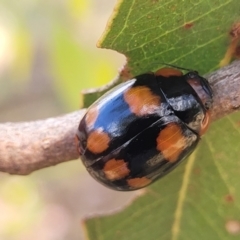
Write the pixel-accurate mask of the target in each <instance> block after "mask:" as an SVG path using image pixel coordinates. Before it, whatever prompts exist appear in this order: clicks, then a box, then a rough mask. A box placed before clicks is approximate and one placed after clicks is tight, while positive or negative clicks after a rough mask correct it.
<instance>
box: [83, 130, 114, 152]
mask: <svg viewBox="0 0 240 240" xmlns="http://www.w3.org/2000/svg"><path fill="white" fill-rule="evenodd" d="M109 142H110V137H109V136H108V134H107V133H105V132H103V131H102V129H96V130H95V131H93V132H91V133H90V134H89V136H88V139H87V148H88V150H89V151H91V152H92V153H95V154H99V153H102V152H103V151H105V150H106V149H107V148H108V146H109Z"/></svg>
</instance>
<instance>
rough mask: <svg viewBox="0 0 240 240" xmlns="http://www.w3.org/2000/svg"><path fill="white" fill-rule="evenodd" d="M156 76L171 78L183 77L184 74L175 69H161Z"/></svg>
mask: <svg viewBox="0 0 240 240" xmlns="http://www.w3.org/2000/svg"><path fill="white" fill-rule="evenodd" d="M155 75H156V76H163V77H170V76H182V75H183V73H182V72H181V71H180V70H178V69H175V68H161V69H158V70H157V71H156V72H155Z"/></svg>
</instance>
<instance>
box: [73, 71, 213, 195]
mask: <svg viewBox="0 0 240 240" xmlns="http://www.w3.org/2000/svg"><path fill="white" fill-rule="evenodd" d="M179 69H183V68H179ZM185 70H187V69H185ZM188 71H189V70H188ZM212 97H213V93H212V89H211V87H210V85H209V83H208V81H207V80H206V79H205V78H203V77H201V76H199V74H198V72H196V71H191V70H190V71H189V72H188V73H186V74H185V75H183V73H182V72H181V71H180V70H178V69H175V68H162V69H159V70H158V71H156V72H155V73H146V74H141V75H139V76H137V77H135V78H133V79H131V80H129V81H126V82H124V83H122V84H120V85H118V86H117V87H115V88H113V89H112V90H111V91H109V92H107V93H106V94H105V95H103V96H102V97H101V98H100V99H98V100H97V101H96V102H95V103H93V104H92V105H91V106H90V107H89V109H88V110H87V112H86V114H85V116H84V117H83V119H82V120H81V122H80V125H79V128H78V132H77V139H78V151H79V153H80V155H81V159H82V161H83V164H84V165H85V166H86V168H87V170H88V171H89V173H90V174H91V175H92V176H93V177H94V178H95V179H96V180H97V181H99V182H101V183H102V184H104V185H106V186H108V187H110V188H112V189H115V190H122V191H129V190H136V189H139V188H142V187H145V186H147V185H149V184H150V183H152V182H154V181H155V180H157V179H159V178H161V177H163V176H164V175H166V174H167V173H169V172H170V171H172V170H173V169H174V168H175V167H176V166H177V165H178V164H179V163H180V162H182V161H183V159H185V158H186V157H187V156H188V155H189V154H191V153H192V151H193V150H194V149H195V147H196V146H197V143H198V142H199V140H200V137H201V136H202V134H203V133H204V132H205V131H206V129H207V128H208V125H209V122H210V114H209V110H210V108H211V105H212Z"/></svg>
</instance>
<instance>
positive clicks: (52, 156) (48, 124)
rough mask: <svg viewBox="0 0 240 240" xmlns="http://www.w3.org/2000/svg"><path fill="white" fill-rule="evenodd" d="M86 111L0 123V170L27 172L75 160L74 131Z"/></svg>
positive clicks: (18, 172)
mask: <svg viewBox="0 0 240 240" xmlns="http://www.w3.org/2000/svg"><path fill="white" fill-rule="evenodd" d="M84 113H85V110H80V111H77V112H73V113H70V114H67V115H64V116H61V117H56V118H49V119H46V120H40V121H34V122H25V123H5V124H0V171H2V172H8V173H10V174H20V175H24V174H29V173H31V172H33V171H35V170H38V169H41V168H44V167H49V166H53V165H56V164H58V163H61V162H65V161H69V160H73V159H78V158H79V156H78V153H77V150H76V145H75V133H76V130H77V127H78V124H79V122H80V119H81V118H82V117H83V114H84Z"/></svg>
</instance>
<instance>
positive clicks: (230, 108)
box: [0, 61, 240, 175]
mask: <svg viewBox="0 0 240 240" xmlns="http://www.w3.org/2000/svg"><path fill="white" fill-rule="evenodd" d="M239 70H240V61H235V62H233V63H232V64H231V65H229V66H226V67H224V68H222V69H219V70H218V71H216V72H213V73H211V74H209V75H208V76H206V77H207V79H208V80H209V81H210V83H211V86H212V87H213V90H214V104H213V110H212V113H211V115H212V119H213V120H217V119H219V118H222V117H223V116H225V115H227V114H230V113H232V112H234V111H236V110H238V109H240V71H239ZM84 113H85V110H84V109H82V110H80V111H77V112H73V113H70V114H67V115H64V116H61V117H56V118H49V119H46V120H39V121H34V122H25V123H4V124H0V171H2V172H7V173H10V174H19V175H25V174H29V173H31V172H33V171H35V170H38V169H41V168H44V167H49V166H53V165H56V164H58V163H61V162H65V161H70V160H73V159H77V158H78V153H77V150H76V146H75V141H74V138H75V133H76V130H77V127H78V124H79V121H80V119H81V118H82V117H83V115H84Z"/></svg>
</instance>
